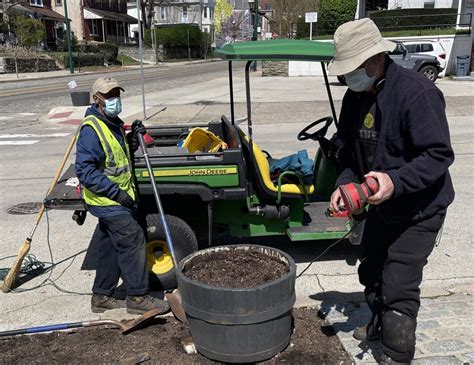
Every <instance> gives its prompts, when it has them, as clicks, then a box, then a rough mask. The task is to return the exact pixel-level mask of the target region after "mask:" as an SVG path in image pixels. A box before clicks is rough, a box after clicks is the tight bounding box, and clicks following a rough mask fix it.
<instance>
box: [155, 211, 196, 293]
mask: <svg viewBox="0 0 474 365" xmlns="http://www.w3.org/2000/svg"><path fill="white" fill-rule="evenodd" d="M166 221H167V223H168V228H169V230H170V234H171V237H172V238H173V247H174V250H175V254H176V259H177V260H178V261H179V260H181V259H183V258H184V257H186V256H187V255H189V254H191V253H193V252H195V251H197V250H198V242H197V239H196V235H195V234H194V232H193V230H192V229H191V227H190V226H189V225H188V224H187V223H186V222H185V221H183V220H182V219H181V218H178V217H175V216H172V215H166ZM146 224H147V244H146V256H147V267H148V270H149V272H150V279H151V280H150V284H151V286H153V287H156V288H157V289H161V290H167V289H173V288H176V287H177V286H178V283H177V280H176V272H175V268H174V265H173V259H172V257H171V253H170V252H169V249H168V246H167V244H166V236H165V230H164V228H163V225H162V224H161V219H160V215H159V214H149V215H147V217H146Z"/></svg>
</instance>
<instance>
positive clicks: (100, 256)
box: [75, 77, 169, 314]
mask: <svg viewBox="0 0 474 365" xmlns="http://www.w3.org/2000/svg"><path fill="white" fill-rule="evenodd" d="M121 91H124V89H123V88H122V87H121V86H120V85H119V83H118V82H117V80H115V79H113V78H103V77H100V78H98V79H97V80H96V81H95V82H94V84H93V86H92V95H93V100H94V103H93V104H92V105H91V106H90V107H89V108H88V109H87V111H86V115H85V117H84V119H83V120H82V124H81V126H80V133H79V136H78V139H77V146H76V163H75V169H76V174H77V177H78V179H79V181H80V182H81V185H82V189H81V190H82V197H83V199H84V201H85V203H86V206H87V210H88V211H89V213H91V214H92V215H93V216H95V217H97V218H98V220H99V222H98V225H97V228H96V231H95V233H94V236H93V237H92V240H93V241H94V242H96V243H97V244H98V252H97V268H96V276H95V280H94V285H93V287H92V292H93V295H92V299H91V310H92V312H94V313H102V312H104V311H106V310H109V309H115V308H120V307H123V306H126V308H127V312H129V313H133V314H142V313H144V312H146V311H149V310H152V309H156V308H159V309H160V310H161V313H164V312H167V311H168V310H169V305H168V303H167V302H166V301H163V300H160V299H158V298H154V297H152V296H151V295H149V294H148V290H149V288H148V275H149V274H148V270H147V267H146V247H145V246H146V241H145V234H144V231H143V229H142V228H141V226H140V225H139V224H138V222H137V218H136V217H137V204H136V200H137V199H136V189H135V184H134V179H133V176H132V168H131V155H130V153H131V150H132V151H133V149H135V148H134V146H138V142H137V141H136V139H137V133H144V127H143V124H141V122H140V123H135V122H134V124H133V125H132V133H129V134H128V135H127V136H125V131H124V128H123V121H122V120H121V119H120V118H119V116H118V115H119V114H120V112H121V110H122V106H121V99H120V92H121ZM137 148H138V147H137ZM120 278H122V280H123V283H124V287H125V292H126V295H127V299H126V302H125V303H123V302H122V301H119V300H117V299H116V298H115V296H114V295H115V289H116V286H117V284H118V281H119V279H120Z"/></svg>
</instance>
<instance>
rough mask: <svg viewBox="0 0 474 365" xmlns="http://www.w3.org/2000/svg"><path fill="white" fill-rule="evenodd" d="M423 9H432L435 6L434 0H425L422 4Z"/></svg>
mask: <svg viewBox="0 0 474 365" xmlns="http://www.w3.org/2000/svg"><path fill="white" fill-rule="evenodd" d="M423 7H424V8H425V9H434V7H435V2H434V1H425V4H424V5H423Z"/></svg>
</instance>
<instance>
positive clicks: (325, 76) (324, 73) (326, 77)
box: [321, 62, 339, 128]
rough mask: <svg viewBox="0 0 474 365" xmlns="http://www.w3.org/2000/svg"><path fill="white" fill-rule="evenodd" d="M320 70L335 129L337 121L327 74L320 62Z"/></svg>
mask: <svg viewBox="0 0 474 365" xmlns="http://www.w3.org/2000/svg"><path fill="white" fill-rule="evenodd" d="M321 68H322V70H323V76H324V83H325V84H326V92H327V94H328V98H329V105H330V106H331V112H332V118H333V119H334V124H335V125H336V128H337V127H339V122H338V121H337V114H336V108H335V107H334V100H333V98H332V94H331V88H330V87H329V79H328V74H327V72H326V65H325V64H324V62H321Z"/></svg>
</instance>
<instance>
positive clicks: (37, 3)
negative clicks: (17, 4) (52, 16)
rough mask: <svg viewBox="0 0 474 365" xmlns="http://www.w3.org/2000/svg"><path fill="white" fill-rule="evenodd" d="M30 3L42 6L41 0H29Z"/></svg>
mask: <svg viewBox="0 0 474 365" xmlns="http://www.w3.org/2000/svg"><path fill="white" fill-rule="evenodd" d="M30 5H34V6H43V0H30Z"/></svg>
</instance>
